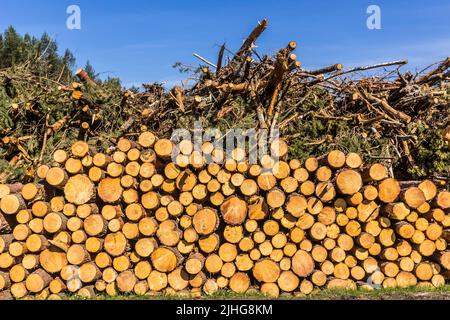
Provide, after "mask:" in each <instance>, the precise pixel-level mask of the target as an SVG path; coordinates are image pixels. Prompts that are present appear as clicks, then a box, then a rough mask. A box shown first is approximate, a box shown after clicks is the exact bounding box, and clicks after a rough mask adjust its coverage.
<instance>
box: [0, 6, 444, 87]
mask: <svg viewBox="0 0 450 320" xmlns="http://www.w3.org/2000/svg"><path fill="white" fill-rule="evenodd" d="M71 4H75V5H78V6H79V7H80V8H81V30H68V29H67V28H66V19H67V17H68V14H67V13H66V8H67V7H68V6H69V5H71ZM370 4H375V5H378V6H380V8H381V23H382V26H381V27H382V28H381V30H369V29H368V28H367V27H366V19H367V17H368V14H366V9H367V7H368V6H369V5H370ZM263 18H267V19H268V21H269V28H268V29H267V30H266V32H265V33H264V34H263V35H262V36H261V38H260V40H259V41H258V44H259V50H260V51H261V52H262V53H274V52H275V51H276V50H277V49H279V48H281V47H283V46H284V45H286V44H287V43H288V42H289V41H290V40H296V41H297V42H298V49H297V52H296V53H297V56H298V57H299V59H300V60H301V62H302V64H303V66H305V67H306V68H316V67H319V66H324V65H329V64H331V63H337V62H340V63H342V64H344V66H345V67H351V66H356V65H365V64H370V63H375V62H382V61H387V60H393V59H403V58H407V59H409V61H410V64H411V66H410V68H412V69H413V70H414V69H415V68H419V67H423V66H426V65H428V64H430V63H432V62H435V61H437V60H442V59H444V58H445V57H447V56H449V55H450V1H448V0H436V1H433V0H429V1H422V0H409V1H407V0H373V1H364V0H346V1H325V0H315V1H301V0H300V1H297V0H294V1H292V0H290V1H283V0H277V1H268V0H259V1H244V0H242V1H220V2H219V1H217V2H215V1H203V0H197V1H189V0H184V1H181V0H172V1H170V2H169V1H156V0H155V1H143V0H127V1H124V0H122V1H98V0H96V1H93V0H91V1H86V0H82V1H75V0H70V1H65V0H58V1H56V0H53V1H50V0H41V1H24V0H22V1H7V0H0V29H2V30H3V29H5V28H6V27H7V26H8V25H13V26H14V27H16V29H17V30H18V31H19V32H21V33H24V32H29V33H31V34H33V35H40V34H41V33H42V32H44V31H47V32H48V33H49V34H50V35H51V36H53V37H54V38H56V39H57V41H58V43H59V45H60V48H66V47H67V48H69V49H70V50H72V52H74V53H75V56H76V58H77V63H78V66H83V65H84V64H85V62H86V60H88V59H89V60H90V61H91V63H92V64H93V65H94V68H95V69H96V71H97V72H101V73H102V75H103V76H106V75H110V76H118V77H120V78H122V80H123V83H124V84H125V85H127V86H129V85H133V84H141V83H143V82H152V81H157V80H158V81H166V82H167V83H168V85H172V84H175V83H178V82H179V81H180V79H183V78H184V76H183V75H180V74H179V73H178V72H177V71H176V70H174V69H173V68H172V67H171V66H172V64H173V63H174V62H176V61H182V62H185V63H188V64H195V63H197V60H196V59H195V58H194V57H193V56H192V52H197V53H199V54H200V55H202V56H204V57H205V58H207V59H210V60H213V61H215V59H216V56H217V51H218V44H221V43H223V42H226V43H227V46H228V47H229V48H230V49H231V50H236V49H238V48H239V46H240V45H241V43H242V41H243V39H244V38H245V36H246V35H247V34H248V33H249V31H250V30H251V29H252V28H253V27H254V26H255V24H256V22H257V21H258V20H261V19H263Z"/></svg>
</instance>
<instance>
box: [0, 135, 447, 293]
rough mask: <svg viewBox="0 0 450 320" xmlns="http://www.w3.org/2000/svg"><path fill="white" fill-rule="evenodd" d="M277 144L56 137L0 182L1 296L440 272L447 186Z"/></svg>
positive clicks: (400, 281) (407, 279) (366, 279)
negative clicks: (253, 150)
mask: <svg viewBox="0 0 450 320" xmlns="http://www.w3.org/2000/svg"><path fill="white" fill-rule="evenodd" d="M174 150H176V151H177V152H178V154H177V156H176V157H174ZM270 150H271V154H270V155H269V154H268V155H265V156H263V157H262V158H261V159H260V160H259V161H258V163H257V164H251V163H249V161H248V160H249V159H248V158H247V154H246V150H245V149H242V148H235V149H234V150H233V151H232V152H231V154H230V155H227V154H226V153H225V152H224V150H223V149H221V148H220V147H218V146H217V145H215V144H213V143H211V142H204V143H203V144H202V147H201V151H199V150H195V149H194V147H193V142H192V141H190V140H182V141H181V142H179V143H178V144H176V145H175V144H174V143H173V142H172V141H171V140H169V139H164V138H163V139H157V137H156V136H155V135H154V134H153V133H151V132H144V133H141V134H140V135H139V136H138V139H137V141H133V140H131V139H128V138H121V139H119V140H118V142H117V144H116V145H115V147H114V148H113V149H108V150H107V151H106V152H102V151H96V148H95V146H93V145H89V144H87V143H86V142H84V141H77V142H76V143H74V144H73V145H72V146H71V148H69V149H58V150H57V151H56V152H55V153H54V154H53V157H52V162H51V163H48V164H47V165H45V164H43V165H41V166H39V167H38V169H37V175H38V177H39V179H40V181H39V182H37V183H26V184H22V183H16V184H10V185H6V184H4V185H0V298H2V299H12V298H16V299H21V298H26V297H35V298H48V299H60V298H62V297H63V296H64V295H65V294H68V293H69V294H70V293H72V294H77V295H79V296H82V297H87V298H94V297H95V296H96V295H97V294H99V293H105V294H107V295H117V294H120V293H133V294H137V295H144V294H161V293H164V294H174V293H179V294H180V293H185V294H189V295H193V296H199V295H201V294H202V293H205V294H213V293H215V292H217V291H218V290H220V289H229V290H231V291H233V292H236V293H245V292H250V291H251V290H260V291H261V292H263V293H265V294H268V295H270V296H274V297H276V296H278V295H279V294H281V293H288V294H291V293H294V294H297V293H301V294H309V293H311V292H312V291H313V290H315V289H320V288H325V287H327V288H357V287H364V288H368V289H373V288H377V287H379V286H382V287H385V288H388V287H389V288H390V287H409V286H414V285H421V286H432V287H440V286H442V285H444V284H445V283H446V281H447V280H448V278H449V277H450V273H449V272H450V251H448V250H447V248H448V244H447V243H448V241H449V240H450V229H449V226H450V211H449V210H450V192H448V191H441V190H439V188H438V187H437V186H436V185H435V184H434V183H433V182H432V181H431V180H423V181H409V182H399V181H397V180H396V179H394V178H392V177H390V176H389V174H388V170H387V168H386V167H385V166H383V165H381V164H373V165H366V164H364V163H363V161H362V159H361V157H360V156H359V155H358V154H356V153H348V154H344V153H343V152H341V151H338V150H334V151H331V152H330V153H328V154H327V155H325V156H323V157H319V158H316V157H310V158H308V159H307V160H306V161H305V162H304V163H302V162H301V161H299V160H298V159H295V158H293V159H290V160H288V159H287V152H288V146H287V144H286V142H285V141H284V140H280V139H278V140H275V141H273V142H272V143H271V144H270ZM172 159H173V160H172Z"/></svg>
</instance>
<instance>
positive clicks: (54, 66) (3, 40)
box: [0, 26, 75, 81]
mask: <svg viewBox="0 0 450 320" xmlns="http://www.w3.org/2000/svg"><path fill="white" fill-rule="evenodd" d="M27 62H32V63H31V66H32V68H33V71H34V72H35V73H36V74H39V75H40V76H45V77H48V78H50V79H60V80H65V81H69V80H70V78H71V75H72V73H71V68H72V67H73V65H74V64H75V58H74V56H73V54H72V53H71V52H70V51H69V50H66V51H65V52H64V54H63V55H60V54H59V53H58V45H57V43H56V41H55V40H53V39H52V38H50V36H49V35H48V34H47V33H44V34H43V35H42V36H41V37H40V38H36V37H34V36H30V35H29V34H25V35H24V36H21V35H19V34H18V33H17V31H16V30H15V29H14V28H13V27H12V26H10V27H8V28H7V29H6V30H5V31H4V32H3V34H1V35H0V69H4V68H9V67H12V66H16V65H19V64H23V63H27Z"/></svg>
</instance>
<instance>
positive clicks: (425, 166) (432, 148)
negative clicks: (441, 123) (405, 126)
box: [408, 121, 450, 177]
mask: <svg viewBox="0 0 450 320" xmlns="http://www.w3.org/2000/svg"><path fill="white" fill-rule="evenodd" d="M414 126H415V128H417V132H416V135H417V143H416V146H415V149H416V153H415V159H416V165H415V166H413V167H410V168H408V171H409V173H411V174H412V175H414V176H417V177H424V176H427V174H428V173H429V172H433V173H436V174H442V175H444V176H445V175H449V174H450V148H449V146H448V144H446V143H445V142H444V140H443V139H442V134H443V130H439V129H437V130H436V129H433V128H430V127H429V126H428V125H426V124H424V123H422V122H420V121H418V122H417V123H415V124H414Z"/></svg>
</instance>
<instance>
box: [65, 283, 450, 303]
mask: <svg viewBox="0 0 450 320" xmlns="http://www.w3.org/2000/svg"><path fill="white" fill-rule="evenodd" d="M67 298H68V299H82V298H80V297H76V296H68V297H67ZM95 299H99V300H152V299H156V300H157V299H160V300H161V299H162V300H164V299H171V300H182V299H191V298H190V297H189V296H187V295H148V296H137V295H120V296H114V297H111V296H103V295H99V296H97V297H96V298H95ZM195 299H196V300H200V299H218V300H234V299H239V300H241V299H271V298H270V297H268V296H264V295H263V294H261V293H251V294H236V293H233V292H229V291H219V292H217V293H215V294H213V295H211V296H203V297H200V298H195ZM279 299H284V300H311V299H312V300H450V285H447V286H444V287H441V288H438V289H436V288H421V287H412V288H406V289H398V288H393V289H377V290H372V291H367V290H362V289H359V290H320V291H317V292H314V293H312V294H310V295H307V296H306V295H297V296H292V295H282V296H280V297H279Z"/></svg>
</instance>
